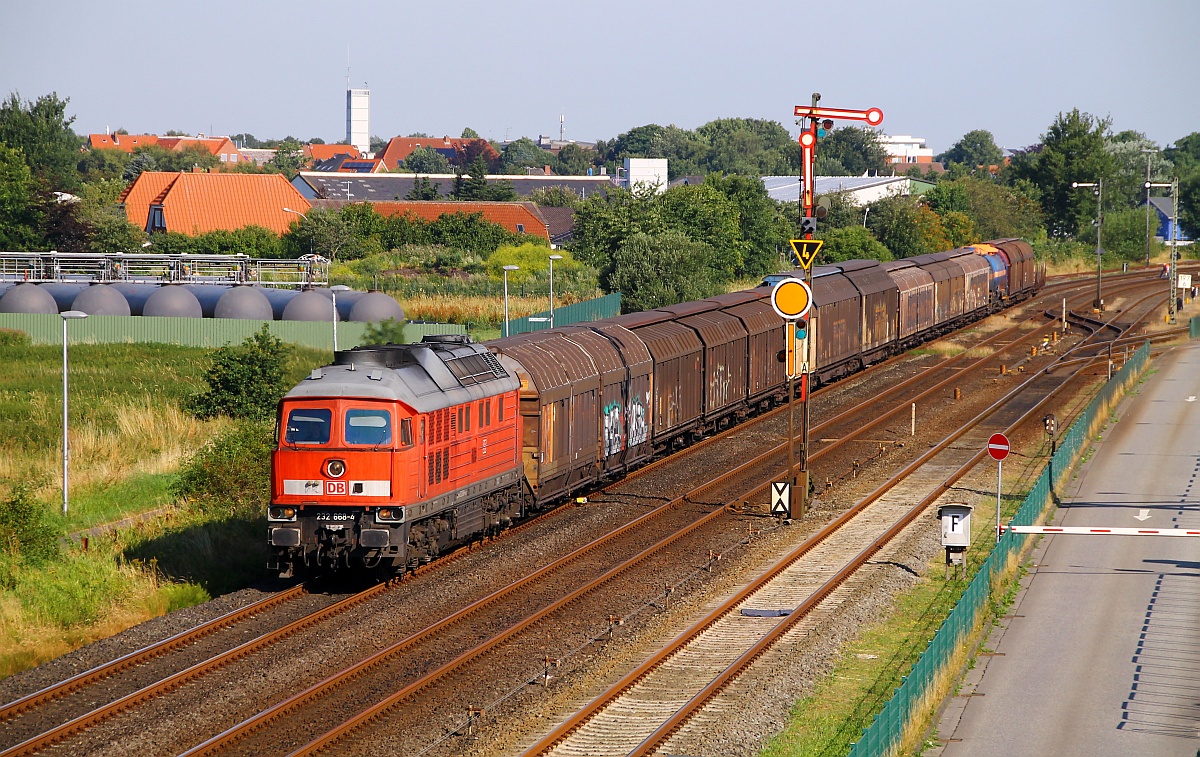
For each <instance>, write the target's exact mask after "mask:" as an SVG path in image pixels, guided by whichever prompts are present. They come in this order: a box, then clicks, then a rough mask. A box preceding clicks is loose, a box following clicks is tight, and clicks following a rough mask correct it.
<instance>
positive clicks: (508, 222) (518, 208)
mask: <svg viewBox="0 0 1200 757" xmlns="http://www.w3.org/2000/svg"><path fill="white" fill-rule="evenodd" d="M312 204H313V207H318V208H329V209H330V210H337V209H339V208H342V207H345V206H346V205H350V204H352V203H349V202H346V201H345V200H313V201H312ZM371 207H372V208H374V210H375V212H376V213H378V214H379V215H381V216H385V217H391V216H404V215H406V216H410V217H413V218H420V219H421V220H424V221H436V220H437V219H438V218H440V217H441V216H443V215H445V214H447V213H464V214H466V215H471V214H473V213H482V214H483V220H485V221H490V222H491V223H495V224H499V225H501V226H503V227H504V228H506V229H508V230H509V231H512V232H517V233H520V234H532V235H534V236H538V237H541V238H542V239H545V240H547V241H549V239H550V231H549V227H548V225H547V223H546V219H545V218H543V217H542V214H541V212H540V211H539V209H538V206H537V205H535V204H534V203H532V202H438V201H437V200H409V201H404V202H372V203H371Z"/></svg>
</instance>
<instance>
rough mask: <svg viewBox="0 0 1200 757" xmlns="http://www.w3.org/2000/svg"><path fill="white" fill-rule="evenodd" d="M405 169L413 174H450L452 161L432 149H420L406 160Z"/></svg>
mask: <svg viewBox="0 0 1200 757" xmlns="http://www.w3.org/2000/svg"><path fill="white" fill-rule="evenodd" d="M404 168H405V169H406V170H408V171H412V172H413V173H443V174H444V173H450V172H451V168H450V161H449V160H448V159H447V158H446V156H445V155H442V154H441V153H440V152H438V151H437V150H435V149H433V148H432V147H418V148H417V149H415V150H413V151H412V152H410V153H409V154H408V157H407V158H405V159H404Z"/></svg>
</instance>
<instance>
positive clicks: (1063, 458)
mask: <svg viewBox="0 0 1200 757" xmlns="http://www.w3.org/2000/svg"><path fill="white" fill-rule="evenodd" d="M1149 358H1150V344H1149V342H1147V343H1146V344H1144V345H1142V347H1141V348H1140V349H1138V351H1137V352H1136V353H1134V355H1133V356H1132V357H1131V358H1130V360H1129V361H1128V362H1127V363H1125V366H1124V367H1123V368H1121V370H1120V371H1119V372H1118V373H1117V374H1116V375H1115V376H1113V378H1112V380H1110V381H1109V382H1108V383H1107V384H1105V385H1104V388H1103V389H1102V390H1101V391H1100V394H1099V396H1097V397H1096V398H1095V399H1094V400H1092V402H1091V404H1090V405H1088V407H1087V410H1085V411H1084V412H1083V413H1082V414H1081V415H1080V416H1079V418H1077V419H1076V420H1075V422H1074V423H1073V424H1071V428H1070V430H1068V431H1067V432H1066V433H1065V434H1063V435H1062V437H1061V439H1060V441H1059V446H1058V449H1057V451H1056V452H1055V453H1054V455H1053V456H1052V457H1051V458H1050V464H1049V465H1048V466H1047V467H1046V468H1045V469H1044V470H1043V471H1042V474H1041V475H1040V476H1039V477H1038V480H1037V483H1035V484H1034V485H1033V489H1032V491H1030V492H1029V495H1028V496H1027V497H1026V498H1025V501H1024V502H1023V503H1022V504H1021V507H1020V509H1018V510H1017V513H1016V515H1014V516H1013V518H1012V520H1011V521H1009V523H1010V524H1012V525H1018V526H1028V525H1033V524H1034V523H1036V522H1037V520H1038V519H1039V518H1040V517H1041V516H1042V514H1043V513H1044V512H1045V511H1046V510H1047V509H1048V508H1049V507H1050V506H1051V505H1052V504H1053V503H1054V492H1055V491H1056V490H1057V488H1058V487H1059V486H1061V485H1062V483H1063V481H1064V480H1065V479H1066V477H1067V475H1068V474H1069V473H1070V471H1071V468H1072V467H1073V466H1074V465H1075V463H1076V462H1077V461H1078V460H1079V458H1080V455H1081V454H1082V452H1083V450H1084V448H1085V447H1086V446H1087V443H1088V441H1089V440H1090V439H1092V438H1094V437H1095V435H1096V434H1097V433H1098V432H1099V431H1100V429H1101V427H1103V425H1104V423H1105V421H1107V420H1108V415H1109V412H1110V411H1111V410H1112V409H1113V407H1114V406H1115V405H1116V404H1117V402H1118V401H1119V400H1120V399H1121V397H1122V396H1123V395H1124V394H1125V392H1126V391H1127V390H1128V389H1129V387H1131V386H1132V385H1133V384H1134V383H1135V382H1136V381H1137V380H1138V378H1139V377H1140V376H1141V374H1142V372H1143V371H1144V370H1145V368H1146V364H1147V363H1148V361H1149ZM1032 538H1033V537H1032V535H1030V534H1014V533H1012V532H1005V534H1004V536H1003V537H1002V538H1001V539H1000V542H999V543H998V544H996V546H995V548H994V549H992V552H991V554H990V555H989V556H988V558H987V559H986V560H985V561H984V562H983V564H982V565H981V566H980V567H979V570H978V572H977V573H976V574H975V578H974V579H973V580H972V581H971V583H970V584H969V585H968V586H967V589H966V591H965V592H963V595H962V597H961V598H960V599H959V601H958V604H957V605H955V607H954V609H953V610H952V611H951V612H950V615H949V617H947V618H946V621H945V622H944V623H943V624H942V627H941V628H940V629H938V632H937V634H936V635H935V636H934V638H933V640H932V641H931V642H930V643H929V647H928V648H927V649H926V650H925V652H924V653H923V654H922V655H921V658H920V659H919V660H917V663H916V665H914V666H913V669H912V670H911V671H910V672H909V674H908V676H907V677H906V678H905V679H904V682H903V683H902V684H901V685H900V687H899V688H897V689H896V691H895V693H894V694H893V695H892V698H891V699H890V700H889V701H888V702H887V704H885V705H884V707H883V710H882V711H881V712H880V713H879V715H877V716H876V718H875V720H874V721H873V722H872V723H871V725H870V726H869V727H867V728H865V729H863V735H862V737H861V738H860V739H859V741H858V742H857V743H856V744H854V746H853V747H852V748H851V749H850V757H876V756H877V755H891V754H895V753H897V752H898V751H899V749H900V747H901V745H902V741H903V739H904V736H905V732H906V729H908V728H910V727H915V725H917V724H919V723H920V722H921V719H922V718H923V716H924V714H925V713H927V712H929V711H930V710H931V709H932V708H933V706H934V705H935V704H936V702H935V699H934V698H935V697H936V696H938V693H937V690H936V684H937V683H938V682H939V681H944V680H945V679H947V678H948V677H950V676H953V675H955V674H956V673H957V668H956V667H953V666H954V665H956V664H957V663H956V662H955V661H954V657H955V655H956V653H958V652H960V651H961V650H963V649H964V648H965V645H966V643H967V642H968V640H969V639H970V636H971V634H972V632H973V631H974V629H976V628H977V627H978V626H979V624H980V623H982V620H983V611H984V609H985V607H986V604H987V601H988V597H989V596H990V595H991V594H992V591H993V589H994V587H995V586H996V585H997V583H998V581H999V580H1000V579H1001V578H1002V577H1003V575H1004V574H1005V573H1006V572H1007V571H1009V570H1011V569H1013V568H1014V567H1015V566H1016V564H1017V561H1018V560H1019V559H1020V556H1021V553H1022V551H1023V550H1024V548H1025V546H1026V545H1027V544H1028V543H1030V540H1031V539H1032Z"/></svg>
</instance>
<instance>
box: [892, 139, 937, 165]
mask: <svg viewBox="0 0 1200 757" xmlns="http://www.w3.org/2000/svg"><path fill="white" fill-rule="evenodd" d="M879 144H881V145H883V149H884V150H886V151H887V155H888V162H889V163H932V162H933V150H931V149H930V148H928V147H926V146H925V140H924V139H921V138H920V137H913V136H909V135H908V134H897V135H896V136H894V137H889V136H887V135H886V134H880V135H879Z"/></svg>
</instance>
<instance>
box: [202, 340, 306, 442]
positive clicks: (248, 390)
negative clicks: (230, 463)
mask: <svg viewBox="0 0 1200 757" xmlns="http://www.w3.org/2000/svg"><path fill="white" fill-rule="evenodd" d="M290 351H291V349H290V348H289V347H287V346H285V345H284V343H283V342H282V341H280V340H279V339H278V338H277V337H275V336H272V334H271V332H270V330H269V329H268V328H267V325H266V324H263V327H262V329H261V330H260V331H258V332H257V333H256V334H254V335H252V336H249V337H246V339H245V341H243V342H242V343H241V345H239V346H237V347H232V346H225V347H220V348H218V349H217V350H215V351H214V352H213V354H212V358H211V361H210V363H209V367H208V370H206V371H205V373H204V380H205V381H206V382H207V383H208V388H207V389H206V390H204V391H203V392H200V393H199V394H196V395H194V396H192V397H191V398H190V399H189V400H188V402H187V406H186V409H187V410H188V412H190V413H191V414H192V415H194V416H196V417H197V418H213V417H216V416H218V415H227V416H229V417H230V418H235V419H243V420H270V419H272V418H274V417H275V406H276V405H278V404H279V400H280V399H282V398H283V395H284V394H285V393H286V392H287V390H288V387H287V384H286V383H285V382H284V367H285V363H286V361H287V357H288V354H289V353H290Z"/></svg>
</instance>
